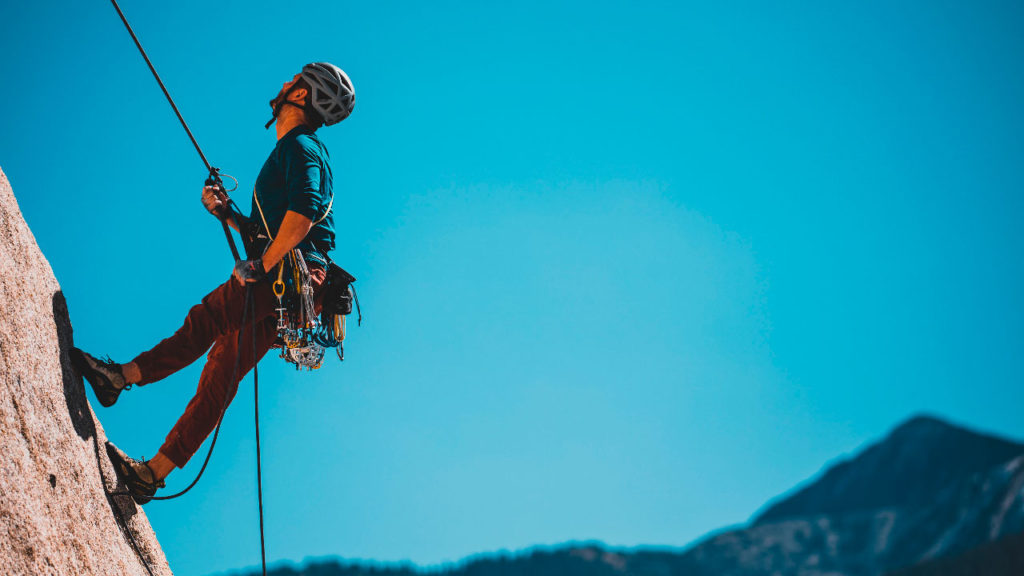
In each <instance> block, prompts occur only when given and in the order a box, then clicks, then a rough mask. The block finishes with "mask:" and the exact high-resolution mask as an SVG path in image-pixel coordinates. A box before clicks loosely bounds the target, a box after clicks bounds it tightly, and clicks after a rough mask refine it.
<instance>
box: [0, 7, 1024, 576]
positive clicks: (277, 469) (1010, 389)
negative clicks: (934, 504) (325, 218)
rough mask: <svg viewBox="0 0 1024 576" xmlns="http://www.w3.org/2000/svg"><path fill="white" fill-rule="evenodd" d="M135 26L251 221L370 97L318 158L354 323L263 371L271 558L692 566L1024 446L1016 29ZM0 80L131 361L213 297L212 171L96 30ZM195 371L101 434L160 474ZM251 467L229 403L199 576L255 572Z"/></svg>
mask: <svg viewBox="0 0 1024 576" xmlns="http://www.w3.org/2000/svg"><path fill="white" fill-rule="evenodd" d="M122 7H123V9H124V10H125V12H126V14H127V15H128V17H129V19H130V20H131V22H132V23H133V25H134V27H135V29H136V31H137V32H138V33H139V35H140V37H141V39H142V42H143V45H144V46H145V47H146V48H147V50H148V51H149V54H150V56H151V58H152V59H153V60H154V62H155V64H156V65H157V67H158V69H159V70H160V72H161V74H162V76H163V78H164V80H165V82H166V83H167V85H168V87H169V88H170V90H171V92H172V94H173V95H174V96H175V98H176V100H177V101H178V104H179V106H180V108H181V109H182V112H183V113H184V114H185V116H186V118H187V119H188V121H189V123H190V125H191V127H192V129H193V131H194V132H195V133H196V136H197V138H198V139H199V141H200V143H201V145H202V146H203V147H204V150H205V152H206V154H207V155H208V156H209V157H210V158H211V160H212V162H213V163H214V164H215V165H217V166H220V167H221V168H222V169H223V170H224V171H225V172H227V173H230V174H233V175H235V176H236V177H238V178H239V180H240V181H241V183H242V184H241V192H239V193H236V195H235V197H236V198H237V199H239V200H241V202H240V203H241V204H242V205H243V206H246V205H248V202H247V200H246V195H245V193H244V191H245V190H248V189H251V186H252V183H253V181H254V179H255V176H256V173H257V172H258V170H259V167H260V165H261V164H262V162H263V160H264V159H265V158H266V155H267V154H268V153H269V151H270V149H271V148H272V147H273V144H274V137H273V134H272V132H268V131H265V130H263V123H264V122H265V121H266V120H267V119H268V117H269V116H268V113H269V106H268V105H267V102H268V101H269V99H270V98H271V97H273V96H274V94H275V93H276V91H277V90H278V88H279V87H280V85H281V83H282V82H283V81H284V80H286V79H288V78H290V77H291V76H292V75H293V74H294V73H295V72H296V71H297V69H298V68H299V67H300V66H301V65H302V64H303V63H305V62H308V61H312V60H329V61H331V62H334V63H336V64H338V65H340V66H342V67H343V68H344V69H345V70H346V71H347V72H348V73H349V74H350V76H351V77H352V79H353V82H354V83H355V86H356V91H357V95H358V102H357V105H356V110H355V112H354V114H353V115H352V117H351V118H350V119H348V120H346V121H345V122H344V123H342V124H340V125H338V126H336V127H332V128H329V129H326V130H324V131H323V134H322V135H323V139H324V140H325V142H326V143H327V146H328V147H329V149H330V150H331V154H332V157H333V162H334V172H335V178H336V181H335V189H336V190H337V192H338V199H337V201H336V202H335V209H336V210H337V212H336V214H337V215H336V222H337V223H338V225H339V237H338V240H339V246H340V247H339V249H338V251H337V252H336V256H335V257H336V259H338V260H339V261H340V262H342V263H343V265H344V266H345V267H346V268H347V269H349V270H350V271H352V272H353V273H354V274H355V275H356V276H357V277H358V278H359V282H358V284H357V286H358V288H359V294H360V297H361V301H362V304H363V308H364V314H365V317H366V321H365V322H364V325H363V327H362V328H358V329H353V330H352V331H351V334H350V341H349V343H348V346H347V360H346V361H345V363H344V364H343V365H341V364H339V363H337V362H336V361H332V362H329V363H328V364H327V366H326V367H325V368H324V369H322V370H321V371H319V372H317V373H314V374H298V373H296V372H294V371H293V370H290V369H288V368H287V367H286V366H284V365H283V363H282V362H281V361H279V360H277V359H275V358H273V357H268V359H266V360H265V361H264V362H263V364H262V365H261V368H262V370H261V375H262V378H261V383H262V386H261V414H262V418H263V420H262V430H263V435H264V436H263V440H264V486H265V502H266V520H267V545H268V557H269V559H271V560H273V561H277V560H285V559H287V560H295V561H298V560H301V559H303V558H305V557H309V556H320V555H330V554H337V555H341V556H345V557H349V558H370V559H376V560H386V561H393V560H412V561H415V562H418V563H424V564H432V563H437V562H443V561H450V560H457V559H459V558H462V557H464V556H466V555H469V554H473V553H479V552H485V551H494V550H501V549H509V550H515V549H520V548H523V547H527V546H531V545H535V544H554V543H558V542H563V541H567V540H572V539H598V540H601V541H604V542H607V543H609V544H612V545H622V546H632V545H638V544H649V545H673V546H682V545H685V544H687V543H689V542H691V541H692V540H693V539H695V538H698V537H699V536H701V535H702V534H704V533H706V532H708V531H710V530H713V529H716V528H719V527H722V526H725V525H729V524H734V523H738V522H743V521H744V520H746V519H747V518H748V517H749V515H750V514H751V513H752V512H753V511H755V510H756V509H757V508H758V507H760V506H761V505H762V504H764V502H765V501H766V500H768V499H769V498H771V497H773V496H775V495H777V494H779V493H781V492H783V491H785V490H787V489H789V488H791V487H792V486H794V485H795V484H796V483H798V482H800V481H802V480H804V479H806V478H808V477H809V476H811V475H813V474H814V473H815V472H817V471H818V470H819V469H820V468H821V467H822V465H823V464H824V463H825V462H827V461H828V460H830V459H833V458H835V457H837V456H839V455H841V454H843V453H849V452H851V451H853V450H855V449H856V448H857V447H858V446H861V445H862V444H863V443H865V442H867V441H870V440H871V439H874V438H877V437H879V436H880V435H882V434H883V433H884V432H885V431H886V430H888V429H889V428H891V427H892V426H894V425H895V424H897V423H898V422H899V421H900V420H902V419H903V418H906V417H908V416H910V415H912V414H916V413H919V412H922V411H925V412H930V413H934V414H937V415H940V416H944V417H947V418H950V419H953V420H955V421H957V422H960V423H964V424H967V425H970V426H973V427H977V428H981V429H985V430H992V431H997V432H1000V433H1002V434H1006V435H1009V436H1012V437H1015V438H1024V423H1022V422H1021V420H1020V418H1019V407H1020V406H1021V404H1022V401H1024V390H1022V386H1021V382H1022V366H1021V360H1020V359H1021V358H1022V357H1024V355H1022V352H1024V329H1022V326H1024V322H1022V320H1024V306H1022V303H1021V298H1020V296H1019V295H1020V294H1021V293H1022V289H1024V286H1022V284H1024V282H1022V280H1024V277H1022V266H1024V259H1022V258H1021V249H1022V247H1024V232H1022V227H1021V226H1020V222H1021V221H1022V208H1024V206H1022V198H1021V193H1020V191H1021V190H1024V163H1022V162H1021V158H1024V141H1022V139H1021V136H1020V134H1021V132H1022V127H1024V108H1022V107H1021V106H1020V102H1022V101H1024V74H1022V67H1021V64H1020V59H1019V55H1020V54H1021V53H1024V46H1022V44H1024V37H1022V36H1021V35H1020V33H1019V23H1020V22H1021V21H1022V17H1024V14H1022V10H1024V9H1022V8H1021V6H1020V5H1019V4H1017V3H1012V2H976V3H971V4H970V5H967V4H964V3H953V2H923V1H922V2H896V3H893V2H880V1H872V2H860V3H855V4H848V3H836V2H825V3H822V2H790V3H785V4H784V5H771V6H766V5H763V4H762V3H755V2H726V3H705V4H693V3H683V2H663V3H655V2H645V3H608V2H586V3H584V2H578V3H576V2H565V3H554V4H552V3H547V2H515V3H453V2H437V3H430V4H424V3H363V4H348V3H342V2H318V1H311V2H307V3H304V4H303V9H302V10H299V9H296V8H293V7H291V6H289V5H286V4H282V3H257V2H239V1H234V2H215V3H211V4H209V5H207V4H206V3H201V2H198V1H192V0H186V1H182V2H176V3H173V4H166V3H163V4H161V3H156V4H154V3H144V2H138V1H135V0H124V3H123V4H122ZM0 53H2V54H3V56H2V57H0V78H2V79H3V82H4V89H3V90H0V107H2V109H3V110H4V111H5V114H4V118H5V119H4V122H3V129H2V133H0V166H2V168H3V169H4V171H5V172H6V174H7V176H8V177H9V179H10V180H11V182H12V184H13V186H14V190H15V192H16V193H17V194H18V199H19V202H20V204H21V207H22V211H23V212H24V215H25V218H26V220H27V221H28V223H29V225H30V226H31V227H32V229H33V231H34V233H35V235H36V238H37V240H38V241H39V244H40V246H41V247H42V249H43V251H44V253H45V254H46V256H47V258H48V259H49V260H50V263H51V264H52V266H53V268H54V272H55V273H56V275H57V278H58V280H59V281H60V282H61V285H62V287H63V289H64V291H65V294H66V296H67V299H68V304H69V307H70V310H71V314H72V321H73V324H74V328H75V340H76V343H77V344H78V345H79V346H81V347H83V348H85V349H87V350H89V351H93V352H96V353H100V352H102V353H109V354H111V355H112V356H113V357H114V358H115V359H120V360H128V359H130V358H131V357H133V356H134V355H135V354H137V353H138V352H140V351H141V350H143V349H145V348H147V347H149V346H151V345H153V344H154V343H156V342H157V341H158V340H159V339H160V338H162V337H164V336H166V335H167V334H169V333H170V332H171V331H173V330H174V329H176V328H177V326H178V325H179V324H180V322H181V320H182V318H183V317H184V314H185V312H186V311H187V309H188V308H189V306H191V305H192V304H193V303H195V302H196V301H198V300H199V298H201V297H202V296H203V295H204V294H205V293H206V292H207V291H208V290H210V289H211V288H212V287H214V286H215V285H216V284H218V283H219V282H221V281H222V280H223V279H225V278H226V276H227V275H228V273H229V271H230V267H231V261H230V255H229V253H228V251H227V248H226V246H225V245H224V240H223V237H222V236H221V232H220V229H219V226H218V225H217V223H216V221H214V220H213V219H212V218H210V217H209V216H207V215H206V213H205V212H204V210H203V208H202V207H201V205H200V203H199V200H198V196H199V189H200V187H201V184H202V181H203V179H204V177H205V174H204V169H203V167H202V164H201V163H200V161H199V159H198V158H197V157H196V155H195V152H194V150H193V149H192V148H191V145H190V144H189V142H188V140H187V138H186V137H185V135H184V133H183V131H182V130H181V128H180V126H179V125H178V124H177V122H176V120H175V118H174V116H173V114H172V112H171V111H170V109H169V107H168V106H167V104H166V102H165V101H164V100H163V97H162V95H161V94H160V92H159V90H158V88H157V86H156V84H155V82H154V81H153V80H152V78H151V77H150V76H149V72H148V70H147V69H146V67H145V65H144V63H143V61H142V59H141V58H140V56H139V55H138V53H137V52H136V51H135V48H134V46H133V45H132V44H131V41H130V39H129V37H128V35H127V33H126V32H125V31H124V30H123V28H122V26H121V24H120V21H119V20H118V18H117V16H116V13H115V12H114V10H113V8H112V7H111V6H110V5H109V4H107V3H105V2H99V1H97V2H88V3H86V2H63V3H55V2H46V1H42V2H36V3H28V2H21V3H13V2H8V3H6V5H5V6H4V8H3V17H2V18H0ZM198 370H199V366H198V365H196V366H193V367H191V368H189V369H187V370H185V371H183V372H181V373H179V374H176V375H174V376H172V377H170V378H168V379H167V380H165V381H163V382H161V383H158V384H154V385H152V386H148V387H146V388H143V389H138V390H133V391H132V392H130V393H129V394H126V395H124V396H122V399H121V400H120V401H119V403H118V405H117V406H116V407H114V408H110V409H102V408H99V407H98V406H97V411H98V413H99V415H100V417H101V418H102V420H103V423H104V426H105V428H106V430H107V433H108V434H109V436H110V437H111V438H112V439H113V440H115V441H116V442H117V443H118V444H119V445H120V446H122V447H123V448H124V449H125V450H126V451H127V452H129V453H130V454H133V455H136V456H150V455H152V453H153V451H154V450H155V449H156V448H157V447H158V446H159V445H160V443H161V442H162V439H163V436H164V434H165V433H166V432H167V430H169V429H170V427H171V426H172V425H173V422H174V421H175V420H176V418H177V416H178V415H179V414H180V413H181V411H182V410H183V409H184V406H185V404H186V403H187V402H188V400H189V398H190V396H191V392H192V391H193V390H194V386H195V382H196V379H197V376H198ZM204 449H205V447H204ZM253 451H254V450H253V439H252V388H251V381H250V380H246V381H245V382H243V384H242V387H241V392H240V394H239V396H238V398H237V399H236V400H235V402H234V403H233V404H232V406H231V408H230V410H229V411H228V414H227V417H226V420H225V424H224V430H223V432H222V438H221V440H220V442H219V443H218V448H217V451H216V453H215V454H214V457H213V462H212V464H211V466H210V469H209V470H208V472H207V475H206V477H205V478H204V480H203V481H202V482H201V483H200V485H199V486H198V487H197V488H196V489H195V490H194V491H193V493H192V494H190V495H189V496H188V497H186V498H184V499H181V500H178V501H175V502H173V503H153V504H151V505H147V508H146V512H147V514H148V515H149V517H150V519H151V521H152V523H153V525H154V527H155V529H156V531H157V534H158V536H159V537H160V540H161V542H162V544H163V547H164V550H165V551H166V553H167V556H168V558H169V559H170V562H171V566H172V567H173V568H174V569H175V572H176V573H177V574H182V575H191V574H208V573H212V572H216V571H221V570H227V569H232V568H240V567H245V566H252V565H254V564H256V563H258V561H259V540H258V532H257V528H256V519H257V517H256V503H255V473H254V454H253ZM200 460H201V459H200V458H196V459H195V460H194V462H193V463H192V465H190V466H189V467H188V468H186V470H184V471H179V472H177V473H175V474H174V475H173V476H172V477H171V478H170V479H169V480H170V484H171V488H172V489H173V488H176V487H178V486H179V485H183V484H184V483H186V482H187V481H188V480H189V479H191V477H192V476H193V475H194V474H195V472H196V471H197V468H198V464H199V461H200Z"/></svg>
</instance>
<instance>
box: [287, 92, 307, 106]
mask: <svg viewBox="0 0 1024 576" xmlns="http://www.w3.org/2000/svg"><path fill="white" fill-rule="evenodd" d="M308 94H309V90H306V89H305V88H298V89H295V90H292V91H291V93H290V94H288V100H289V101H291V102H295V103H296V104H299V103H302V102H303V101H304V100H305V99H306V96H307V95H308Z"/></svg>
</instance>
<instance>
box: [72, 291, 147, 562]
mask: <svg viewBox="0 0 1024 576" xmlns="http://www.w3.org/2000/svg"><path fill="white" fill-rule="evenodd" d="M53 321H54V324H55V325H56V327H57V343H58V346H59V347H60V371H61V379H62V381H63V383H64V401H65V403H66V404H67V409H68V416H70V417H71V425H72V426H73V427H74V429H75V433H76V434H78V436H79V437H80V438H81V439H83V440H90V441H91V443H92V448H93V455H94V456H95V458H96V468H97V470H99V474H100V480H101V481H102V482H103V494H104V495H105V496H106V499H107V505H108V506H110V513H111V514H112V515H113V517H114V520H115V521H116V522H117V525H118V527H119V528H120V529H121V533H122V534H124V536H125V539H126V540H127V541H128V543H129V544H130V545H131V547H132V549H133V550H135V554H136V555H137V556H138V557H139V559H140V560H141V561H142V563H143V565H144V566H145V567H146V568H147V570H149V572H150V573H152V570H150V569H149V564H150V561H149V558H148V557H147V556H146V554H144V553H143V551H142V549H141V547H140V546H139V544H138V542H137V541H136V540H135V533H134V532H133V531H132V529H131V526H129V523H128V522H129V520H130V519H131V518H133V517H134V516H135V515H136V514H138V510H139V509H138V504H136V503H135V500H134V499H133V498H132V497H131V496H129V495H128V494H127V492H128V488H127V487H126V486H125V485H124V483H123V482H121V480H120V479H119V478H117V476H116V475H113V474H112V476H113V481H114V489H113V491H111V489H110V485H109V482H108V477H107V474H106V473H105V472H104V470H105V465H109V461H108V460H107V455H106V454H107V451H106V447H105V446H100V435H99V434H97V431H96V422H95V421H94V420H93V414H92V410H91V409H90V405H89V399H88V398H87V397H86V394H85V381H84V380H83V379H82V376H81V375H80V374H79V373H78V371H77V370H75V369H74V366H73V365H72V364H71V348H72V347H73V346H74V333H73V330H72V328H71V316H70V314H69V313H68V304H67V300H65V298H64V293H63V292H62V291H60V290H58V291H57V292H56V293H54V295H53ZM110 469H111V470H112V469H113V467H112V466H110ZM112 492H113V493H112Z"/></svg>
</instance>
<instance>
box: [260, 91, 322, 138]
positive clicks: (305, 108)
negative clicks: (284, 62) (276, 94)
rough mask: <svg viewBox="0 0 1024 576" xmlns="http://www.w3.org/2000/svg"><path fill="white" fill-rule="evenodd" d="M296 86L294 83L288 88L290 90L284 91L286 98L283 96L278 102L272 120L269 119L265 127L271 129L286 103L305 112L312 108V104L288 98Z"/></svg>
mask: <svg viewBox="0 0 1024 576" xmlns="http://www.w3.org/2000/svg"><path fill="white" fill-rule="evenodd" d="M295 88H296V86H295V84H292V86H291V87H290V88H288V91H287V92H285V93H284V98H281V101H280V102H278V103H277V106H274V115H273V116H271V117H270V120H268V121H267V124H266V125H265V126H263V128H265V129H268V130H269V129H270V125H271V124H273V123H274V122H277V117H278V115H279V114H281V109H282V108H284V105H285V104H289V105H291V106H295V107H296V108H298V109H299V110H302V111H303V112H306V111H308V110H310V109H312V106H310V105H309V104H296V103H295V102H292V101H291V100H289V99H288V96H289V95H291V93H292V90H295ZM307 91H308V90H307ZM307 99H308V98H307Z"/></svg>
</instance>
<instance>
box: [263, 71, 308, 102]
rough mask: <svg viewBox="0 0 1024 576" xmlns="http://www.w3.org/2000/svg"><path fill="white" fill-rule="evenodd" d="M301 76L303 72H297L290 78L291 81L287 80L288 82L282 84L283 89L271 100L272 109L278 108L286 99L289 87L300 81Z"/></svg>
mask: <svg viewBox="0 0 1024 576" xmlns="http://www.w3.org/2000/svg"><path fill="white" fill-rule="evenodd" d="M301 76H302V75H301V74H296V75H295V76H293V77H292V79H291V80H289V81H287V82H285V83H284V84H282V85H281V91H280V92H278V93H277V96H274V99H273V100H271V101H270V108H271V109H273V110H277V107H278V105H280V104H281V102H282V101H284V98H285V94H287V93H288V89H289V88H291V87H292V86H294V85H295V83H296V82H298V81H299V78H300V77H301Z"/></svg>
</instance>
